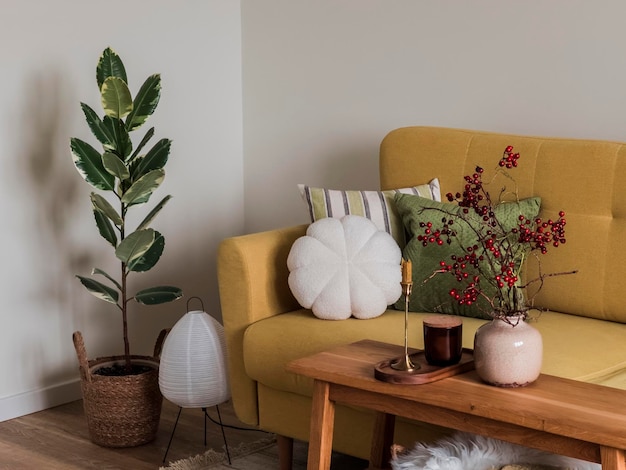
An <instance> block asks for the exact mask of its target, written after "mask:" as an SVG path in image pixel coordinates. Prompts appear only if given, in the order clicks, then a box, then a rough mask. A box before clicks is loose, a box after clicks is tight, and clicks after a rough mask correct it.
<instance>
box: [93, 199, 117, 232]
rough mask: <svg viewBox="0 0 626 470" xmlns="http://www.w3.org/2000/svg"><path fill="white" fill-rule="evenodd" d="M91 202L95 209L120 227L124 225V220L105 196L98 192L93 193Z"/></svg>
mask: <svg viewBox="0 0 626 470" xmlns="http://www.w3.org/2000/svg"><path fill="white" fill-rule="evenodd" d="M91 203H92V204H93V207H94V209H96V210H98V211H100V212H102V213H103V214H104V215H106V216H107V217H108V218H109V219H111V221H112V222H113V223H114V224H115V225H117V226H118V227H119V226H121V225H122V223H123V221H122V218H121V217H120V215H119V214H118V213H117V211H116V210H115V209H114V208H113V206H112V205H111V204H110V203H109V201H107V200H106V199H105V198H104V197H102V196H101V195H100V194H97V193H91Z"/></svg>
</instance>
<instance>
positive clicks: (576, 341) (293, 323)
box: [244, 309, 626, 395]
mask: <svg viewBox="0 0 626 470" xmlns="http://www.w3.org/2000/svg"><path fill="white" fill-rule="evenodd" d="M427 315H429V314H428V313H410V315H409V346H411V347H415V348H422V347H423V335H422V319H423V318H424V317H425V316H427ZM483 323H485V320H480V319H476V318H464V319H463V346H464V347H467V348H471V347H472V346H473V339H474V332H475V331H476V329H477V328H478V327H479V326H480V325H481V324H483ZM533 326H535V327H536V328H537V329H538V330H539V331H540V332H541V334H542V337H543V343H544V358H543V368H542V372H543V373H545V374H551V375H556V376H560V377H566V378H572V379H577V380H583V381H589V382H594V383H599V384H603V385H607V386H612V387H617V388H622V389H626V341H624V338H625V337H626V325H625V324H619V323H613V322H608V321H603V320H597V319H592V318H586V317H578V316H574V315H569V314H562V313H557V312H545V313H543V314H542V315H541V317H540V318H539V320H538V321H537V322H533ZM361 339H374V340H378V341H384V342H388V343H395V344H403V342H404V312H400V311H395V310H388V311H387V312H385V313H384V314H383V315H381V316H379V317H376V318H372V319H368V320H359V319H356V318H350V319H347V320H344V321H341V322H336V321H328V320H321V319H319V318H316V317H315V316H313V314H312V313H311V311H310V310H305V309H302V310H297V311H294V312H288V313H284V314H280V315H276V316H274V317H271V318H267V319H264V320H260V321H258V322H256V323H253V324H252V325H250V326H249V327H248V328H247V330H246V332H245V336H244V362H245V367H246V372H247V374H248V375H249V376H250V377H251V378H252V379H254V380H256V381H258V382H260V383H263V384H264V385H266V386H268V387H271V388H274V389H278V390H283V391H288V392H293V393H298V394H302V395H311V390H312V381H311V380H309V379H306V378H303V377H300V376H297V375H295V374H288V373H286V372H285V365H286V364H287V363H288V362H289V361H291V360H293V359H297V358H300V357H304V356H307V355H310V354H314V353H317V352H320V351H323V350H326V349H330V348H332V347H334V346H337V345H340V344H347V343H352V342H354V341H359V340H361Z"/></svg>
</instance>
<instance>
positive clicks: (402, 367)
mask: <svg viewBox="0 0 626 470" xmlns="http://www.w3.org/2000/svg"><path fill="white" fill-rule="evenodd" d="M403 268H404V264H403ZM409 269H410V263H409ZM403 274H404V271H403ZM400 285H402V295H404V357H400V358H398V359H396V360H395V361H392V362H391V364H389V366H390V367H391V368H392V369H394V370H397V371H402V372H414V371H416V370H418V369H419V368H420V366H419V364H418V365H417V366H416V365H415V364H413V361H411V357H410V356H409V297H410V296H411V291H412V289H413V281H409V280H407V278H406V276H405V275H403V280H402V282H401V283H400Z"/></svg>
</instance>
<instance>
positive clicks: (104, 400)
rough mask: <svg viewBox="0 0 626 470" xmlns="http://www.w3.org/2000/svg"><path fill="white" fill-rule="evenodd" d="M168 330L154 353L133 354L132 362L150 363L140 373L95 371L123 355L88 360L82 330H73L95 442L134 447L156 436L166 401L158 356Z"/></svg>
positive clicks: (88, 418)
mask: <svg viewBox="0 0 626 470" xmlns="http://www.w3.org/2000/svg"><path fill="white" fill-rule="evenodd" d="M165 334H166V331H165V330H164V331H162V332H161V334H160V335H159V338H158V339H157V344H156V345H155V348H154V349H155V351H154V356H152V357H151V356H136V355H133V356H131V358H132V362H133V364H142V365H147V366H149V367H151V370H149V371H148V372H145V373H141V374H138V375H126V376H104V375H98V374H95V373H94V372H95V371H96V370H98V369H100V368H102V367H107V366H110V365H113V364H114V363H123V361H124V357H123V356H110V357H102V358H98V359H94V360H91V361H89V360H87V353H86V350H85V344H84V342H83V337H82V335H81V333H80V332H78V331H77V332H75V333H74V335H73V340H74V347H75V349H76V354H77V356H78V362H79V369H80V376H81V387H82V393H83V407H84V410H85V417H86V418H87V427H88V429H89V436H90V439H91V441H92V442H93V443H95V444H98V445H101V446H104V447H134V446H138V445H142V444H146V443H148V442H150V441H153V440H154V438H155V437H156V434H157V431H158V429H159V420H160V417H161V404H162V402H163V397H162V395H161V391H160V389H159V356H160V351H161V347H162V344H163V340H164V339H165Z"/></svg>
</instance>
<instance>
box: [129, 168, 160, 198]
mask: <svg viewBox="0 0 626 470" xmlns="http://www.w3.org/2000/svg"><path fill="white" fill-rule="evenodd" d="M164 178H165V170H163V169H162V168H161V169H158V170H153V171H151V172H150V173H148V174H146V175H144V176H142V177H141V178H139V179H138V180H137V181H135V182H134V183H133V184H132V186H131V187H130V188H128V191H126V192H125V193H124V195H123V196H122V202H123V203H124V204H128V205H129V206H130V205H133V204H139V203H140V202H146V201H147V200H148V198H149V197H150V196H151V195H152V193H153V192H154V190H155V189H157V188H158V187H159V186H160V185H161V183H162V182H163V179H164Z"/></svg>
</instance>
